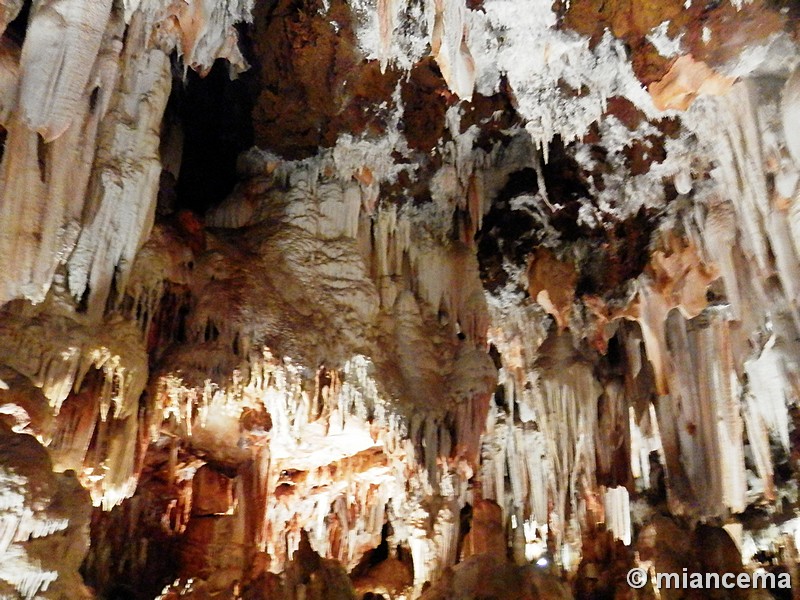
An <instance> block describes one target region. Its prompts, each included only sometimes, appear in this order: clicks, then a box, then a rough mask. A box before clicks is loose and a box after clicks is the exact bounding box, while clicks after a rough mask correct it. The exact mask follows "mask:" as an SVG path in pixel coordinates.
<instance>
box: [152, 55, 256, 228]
mask: <svg viewBox="0 0 800 600" xmlns="http://www.w3.org/2000/svg"><path fill="white" fill-rule="evenodd" d="M253 79H254V75H253V74H252V72H246V73H244V74H243V75H241V76H240V77H239V78H238V79H236V80H231V79H230V75H229V72H228V63H227V62H226V61H224V60H217V61H216V62H215V63H214V66H213V67H212V68H211V70H210V71H209V73H208V75H206V76H205V77H201V76H200V75H198V74H197V73H195V72H194V71H189V72H188V73H187V75H186V81H185V83H180V84H178V85H175V86H174V87H173V96H172V97H171V98H170V106H169V110H170V111H173V115H174V116H175V118H176V119H177V121H178V122H179V123H180V126H181V127H182V130H183V152H182V156H181V166H180V174H179V176H178V178H177V184H172V183H171V181H169V180H167V181H165V182H163V183H164V185H163V186H162V189H163V190H164V191H163V194H165V195H166V196H164V197H163V200H164V201H166V200H169V201H171V202H174V208H175V210H191V211H193V212H195V213H197V214H204V213H205V212H206V211H207V210H208V209H209V208H212V207H214V206H217V205H218V204H219V203H220V202H222V201H223V200H224V199H225V197H226V196H227V195H228V194H229V193H230V192H231V190H232V189H233V187H234V185H235V184H236V182H237V172H236V162H237V158H238V156H239V154H240V153H241V152H242V151H243V150H246V149H248V148H250V147H251V146H252V145H253V130H252V125H251V122H250V111H251V109H252V103H253V100H252V99H253V94H254V92H253V85H252V84H253ZM168 117H169V115H168ZM173 186H174V192H173V191H171V189H172V187H173ZM172 195H174V198H173V197H170V196H172Z"/></svg>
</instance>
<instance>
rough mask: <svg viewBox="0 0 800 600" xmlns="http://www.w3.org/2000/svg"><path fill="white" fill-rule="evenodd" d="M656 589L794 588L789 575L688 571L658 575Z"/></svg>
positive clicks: (759, 572)
mask: <svg viewBox="0 0 800 600" xmlns="http://www.w3.org/2000/svg"><path fill="white" fill-rule="evenodd" d="M654 579H655V582H654V583H655V587H656V588H657V589H663V590H670V589H672V590H676V589H697V590H718V589H728V590H731V589H734V588H740V589H751V588H752V589H759V588H760V589H766V590H774V589H786V590H789V589H791V588H792V580H791V577H790V576H789V573H778V574H777V575H776V574H775V573H767V572H766V571H756V572H755V573H689V572H688V570H687V569H684V570H683V573H656V575H655V578H654Z"/></svg>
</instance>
